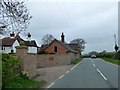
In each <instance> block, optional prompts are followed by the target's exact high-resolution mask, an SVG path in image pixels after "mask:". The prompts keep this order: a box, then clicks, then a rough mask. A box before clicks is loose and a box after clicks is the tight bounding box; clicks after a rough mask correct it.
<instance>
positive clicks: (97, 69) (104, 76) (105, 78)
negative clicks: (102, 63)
mask: <svg viewBox="0 0 120 90" xmlns="http://www.w3.org/2000/svg"><path fill="white" fill-rule="evenodd" d="M97 71H98V72H99V73H100V75H101V76H102V77H103V78H104V79H105V80H107V78H106V77H105V76H104V75H103V74H102V73H101V72H100V70H99V69H97Z"/></svg>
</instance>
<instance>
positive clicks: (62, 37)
mask: <svg viewBox="0 0 120 90" xmlns="http://www.w3.org/2000/svg"><path fill="white" fill-rule="evenodd" d="M64 38H65V36H64V34H63V32H62V35H61V41H62V42H63V43H64V42H65V39H64Z"/></svg>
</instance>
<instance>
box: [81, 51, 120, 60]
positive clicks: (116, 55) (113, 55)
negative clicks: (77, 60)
mask: <svg viewBox="0 0 120 90" xmlns="http://www.w3.org/2000/svg"><path fill="white" fill-rule="evenodd" d="M95 55H96V57H97V58H114V59H119V60H120V51H119V52H118V53H97V54H95ZM82 57H83V58H90V57H91V54H86V55H83V56H82Z"/></svg>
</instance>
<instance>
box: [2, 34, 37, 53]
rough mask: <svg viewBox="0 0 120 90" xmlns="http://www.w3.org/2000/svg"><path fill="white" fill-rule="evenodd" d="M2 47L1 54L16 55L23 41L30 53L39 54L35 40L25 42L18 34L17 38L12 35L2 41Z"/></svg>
mask: <svg viewBox="0 0 120 90" xmlns="http://www.w3.org/2000/svg"><path fill="white" fill-rule="evenodd" d="M1 41H2V45H1V46H0V48H1V49H0V52H4V53H11V52H12V53H15V52H16V48H15V47H16V46H19V45H20V42H21V41H24V42H25V46H27V47H28V53H37V48H38V46H37V44H36V42H35V40H30V41H29V40H28V41H25V40H23V39H22V38H21V37H20V36H19V35H18V34H17V35H16V36H15V34H14V33H12V34H10V37H5V38H3V39H1Z"/></svg>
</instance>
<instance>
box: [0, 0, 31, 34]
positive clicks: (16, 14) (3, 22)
mask: <svg viewBox="0 0 120 90" xmlns="http://www.w3.org/2000/svg"><path fill="white" fill-rule="evenodd" d="M31 18H32V17H31V16H30V15H29V12H28V9H27V8H26V6H25V2H24V1H23V0H0V34H9V33H10V32H13V31H14V32H15V33H20V32H22V31H25V30H26V29H27V27H28V25H29V21H30V19H31Z"/></svg>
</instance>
